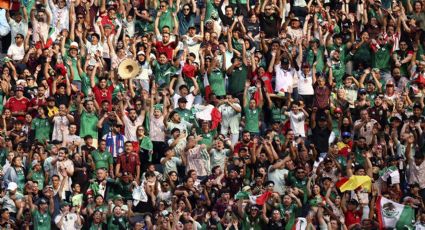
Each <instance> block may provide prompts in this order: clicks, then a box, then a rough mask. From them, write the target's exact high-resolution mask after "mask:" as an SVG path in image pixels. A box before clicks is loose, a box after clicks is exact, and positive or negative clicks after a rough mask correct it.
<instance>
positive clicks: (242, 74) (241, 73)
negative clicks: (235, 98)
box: [229, 64, 248, 95]
mask: <svg viewBox="0 0 425 230" xmlns="http://www.w3.org/2000/svg"><path fill="white" fill-rule="evenodd" d="M247 75H248V67H247V66H245V65H244V64H242V65H241V66H240V67H239V68H237V67H235V68H234V69H233V72H232V73H231V75H230V77H229V91H230V93H231V94H233V95H236V94H238V93H241V92H243V90H244V88H245V82H246V79H247Z"/></svg>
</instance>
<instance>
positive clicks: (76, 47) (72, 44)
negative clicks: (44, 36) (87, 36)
mask: <svg viewBox="0 0 425 230" xmlns="http://www.w3.org/2000/svg"><path fill="white" fill-rule="evenodd" d="M69 48H70V49H78V43H77V42H71V44H70V45H69Z"/></svg>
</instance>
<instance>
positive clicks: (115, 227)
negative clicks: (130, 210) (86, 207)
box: [108, 216, 128, 230]
mask: <svg viewBox="0 0 425 230" xmlns="http://www.w3.org/2000/svg"><path fill="white" fill-rule="evenodd" d="M120 226H122V227H123V228H124V229H127V228H128V222H127V220H126V218H124V217H122V216H121V217H115V216H111V217H110V218H109V220H108V229H109V230H121V229H122V227H121V228H120Z"/></svg>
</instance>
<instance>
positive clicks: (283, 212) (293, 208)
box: [279, 203, 298, 230]
mask: <svg viewBox="0 0 425 230" xmlns="http://www.w3.org/2000/svg"><path fill="white" fill-rule="evenodd" d="M297 209H298V207H297V205H296V204H294V203H292V204H290V205H289V206H284V205H283V204H279V211H280V216H283V217H285V216H287V214H288V215H289V218H288V220H287V221H286V224H285V230H291V229H292V226H294V224H295V216H296V214H297Z"/></svg>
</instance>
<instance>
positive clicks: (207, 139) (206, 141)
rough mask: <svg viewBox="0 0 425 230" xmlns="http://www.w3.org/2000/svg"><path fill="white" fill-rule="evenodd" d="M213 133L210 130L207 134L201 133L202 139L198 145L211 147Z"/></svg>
mask: <svg viewBox="0 0 425 230" xmlns="http://www.w3.org/2000/svg"><path fill="white" fill-rule="evenodd" d="M214 133H217V132H216V131H214V130H210V132H208V133H204V132H201V134H200V135H201V137H202V140H200V141H199V144H205V145H206V146H207V147H208V148H209V147H211V146H212V144H213V140H214V136H215V134H214Z"/></svg>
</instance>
